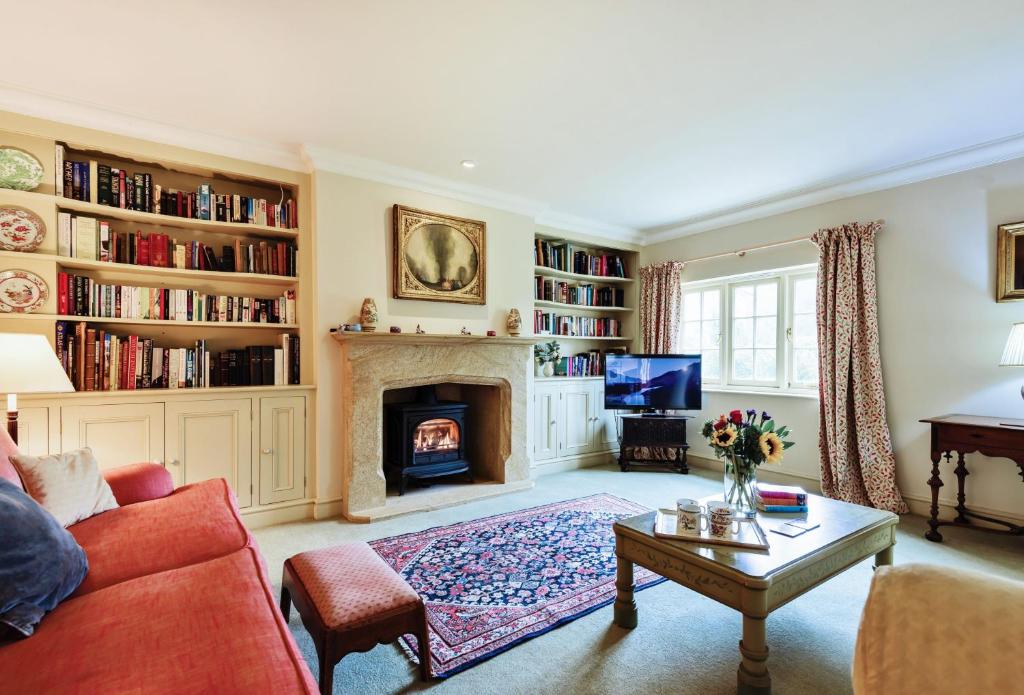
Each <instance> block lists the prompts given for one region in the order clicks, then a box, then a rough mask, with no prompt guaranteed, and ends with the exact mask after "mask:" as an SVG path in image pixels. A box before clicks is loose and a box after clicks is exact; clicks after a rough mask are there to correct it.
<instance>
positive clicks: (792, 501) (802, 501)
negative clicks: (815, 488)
mask: <svg viewBox="0 0 1024 695" xmlns="http://www.w3.org/2000/svg"><path fill="white" fill-rule="evenodd" d="M754 496H755V502H756V503H757V508H758V509H759V510H761V511H762V512H769V513H770V512H789V513H793V512H806V511H807V491H806V490H804V489H803V488H802V487H797V486H795V485H769V484H768V483H757V485H756V486H755V492H754Z"/></svg>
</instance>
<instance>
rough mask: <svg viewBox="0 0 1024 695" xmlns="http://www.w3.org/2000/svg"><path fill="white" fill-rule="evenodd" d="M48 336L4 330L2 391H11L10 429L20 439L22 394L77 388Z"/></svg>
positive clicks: (0, 367) (0, 363) (0, 373)
mask: <svg viewBox="0 0 1024 695" xmlns="http://www.w3.org/2000/svg"><path fill="white" fill-rule="evenodd" d="M74 390H75V387H74V386H72V385H71V381H70V380H69V379H68V375H67V374H65V373H64V367H62V366H61V364H60V360H58V359H57V355H55V354H54V352H53V348H51V347H50V343H49V342H47V340H46V338H45V337H43V336H41V335H37V334H34V333H0V393H6V394H7V431H8V432H9V433H10V435H11V439H13V440H14V442H15V443H17V442H18V394H19V393H66V392H68V391H74Z"/></svg>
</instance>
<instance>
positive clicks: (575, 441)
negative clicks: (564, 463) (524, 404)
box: [559, 382, 594, 456]
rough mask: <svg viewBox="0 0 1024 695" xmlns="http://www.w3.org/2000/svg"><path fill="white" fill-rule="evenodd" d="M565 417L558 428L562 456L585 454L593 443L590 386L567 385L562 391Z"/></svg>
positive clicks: (592, 410) (592, 406) (592, 400)
mask: <svg viewBox="0 0 1024 695" xmlns="http://www.w3.org/2000/svg"><path fill="white" fill-rule="evenodd" d="M562 401H563V406H562V407H563V408H564V410H563V411H561V412H564V414H565V417H564V418H562V427H561V428H560V434H561V437H560V438H559V439H560V441H559V444H560V445H561V451H560V454H561V455H562V456H577V455H579V454H586V453H588V452H589V451H590V450H591V447H592V445H593V443H594V405H593V403H594V390H593V389H592V388H591V387H590V384H588V383H586V382H581V383H577V384H574V383H571V382H570V383H567V384H566V385H565V388H564V390H563V391H562Z"/></svg>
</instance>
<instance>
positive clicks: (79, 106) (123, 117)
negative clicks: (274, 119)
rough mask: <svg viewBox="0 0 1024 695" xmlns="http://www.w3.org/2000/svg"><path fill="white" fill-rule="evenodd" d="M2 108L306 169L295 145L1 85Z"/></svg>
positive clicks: (284, 166)
mask: <svg viewBox="0 0 1024 695" xmlns="http://www.w3.org/2000/svg"><path fill="white" fill-rule="evenodd" d="M0 109H2V110H5V111H12V112H15V113H20V114H24V115H26V116H34V117H36V118H44V119H46V120H50V121H57V122H59V123H67V124H69V125H75V126H80V127H83V128H92V129H93V130H100V131H103V132H107V133H116V134H118V135H124V136H126V137H133V138H139V139H140V140H150V141H152V142H159V143H163V144H165V145H174V146H176V147H185V148H188V149H191V150H199V151H201V152H207V153H210V154H217V155H221V156H224V157H233V158H235V159H241V160H244V161H247V162H254V163H256V164H265V165H268V166H274V167H278V168H281V169H288V170H290V171H302V172H306V171H308V168H307V165H306V162H305V161H304V159H303V157H302V152H301V151H300V150H299V148H297V147H290V146H288V145H285V144H283V143H268V142H265V141H257V140H245V139H241V138H234V137H230V136H224V135H218V134H215V133H208V132H205V131H201V130H195V129H192V128H182V127H179V126H174V125H170V124H167V123H161V122H159V121H154V120H151V119H149V118H145V117H142V116H136V115H133V114H129V113H124V112H120V111H113V110H110V109H107V108H104V107H102V106H99V105H96V104H91V103H88V102H84V101H78V100H72V99H65V98H63V97H58V96H54V95H52V94H47V93H44V92H40V91H36V90H30V89H25V88H23V87H18V86H15V85H10V84H7V83H4V82H0Z"/></svg>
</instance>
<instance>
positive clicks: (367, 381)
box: [332, 333, 534, 521]
mask: <svg viewBox="0 0 1024 695" xmlns="http://www.w3.org/2000/svg"><path fill="white" fill-rule="evenodd" d="M332 335H333V336H334V339H335V340H336V341H337V342H338V344H339V346H340V348H341V353H342V369H341V379H340V381H341V383H340V384H339V386H340V388H341V404H342V407H341V411H342V412H341V422H340V427H341V430H342V432H341V442H342V447H341V452H342V456H341V462H340V463H341V466H342V484H343V491H342V504H343V510H344V515H345V518H347V519H349V520H351V521H373V520H375V519H382V518H386V517H390V516H395V515H397V514H405V513H408V512H413V511H420V510H426V509H437V508H439V507H444V506H449V505H452V504H460V503H463V502H468V501H471V500H475V499H481V498H484V497H490V496H493V495H498V494H503V493H506V492H514V491H517V490H523V489H527V488H529V487H532V485H533V482H532V481H531V480H530V458H529V453H528V451H527V422H528V414H527V413H528V406H527V398H528V389H529V379H530V367H531V365H532V362H531V357H532V354H531V350H532V345H533V342H534V341H533V339H532V338H514V337H486V336H464V335H419V334H414V333H397V334H394V333H334V334H332ZM427 384H443V385H444V386H443V387H442V388H444V389H456V390H459V391H460V392H461V394H462V400H467V401H469V402H471V403H472V405H473V407H474V408H475V409H476V410H477V416H476V419H479V420H480V421H482V422H485V423H486V427H487V429H488V431H489V435H490V436H489V437H487V438H481V437H477V438H476V442H477V443H476V445H475V446H474V447H473V448H474V449H475V451H471V452H470V454H471V455H472V456H473V458H474V461H473V471H474V478H476V479H478V480H479V481H480V482H478V483H476V484H473V485H452V486H447V485H438V486H436V488H435V487H431V488H426V489H423V490H411V491H409V492H407V493H406V494H405V495H403V496H402V497H398V496H397V495H393V496H389V495H388V494H387V487H386V483H385V480H384V467H383V442H384V412H383V411H384V398H385V395H384V394H385V392H393V391H394V390H395V389H406V388H411V387H416V386H423V385H427ZM482 387H489V388H482Z"/></svg>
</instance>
